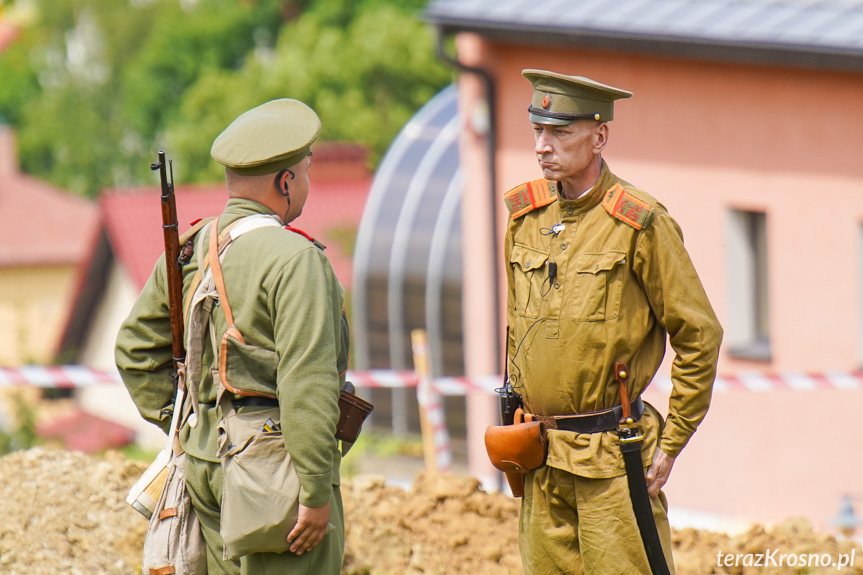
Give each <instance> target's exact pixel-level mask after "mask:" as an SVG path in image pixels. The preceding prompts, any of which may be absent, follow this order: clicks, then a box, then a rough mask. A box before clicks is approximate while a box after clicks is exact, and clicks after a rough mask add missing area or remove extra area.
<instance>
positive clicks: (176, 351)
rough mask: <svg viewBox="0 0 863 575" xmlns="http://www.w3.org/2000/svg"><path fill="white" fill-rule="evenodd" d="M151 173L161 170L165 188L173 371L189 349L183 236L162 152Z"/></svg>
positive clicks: (165, 223)
mask: <svg viewBox="0 0 863 575" xmlns="http://www.w3.org/2000/svg"><path fill="white" fill-rule="evenodd" d="M150 168H151V169H152V170H159V177H160V180H161V185H162V197H161V199H162V232H163V236H164V240H165V268H166V271H167V275H168V309H169V312H170V315H171V350H172V353H173V355H174V368H175V370H176V368H177V366H178V365H179V364H180V363H182V362H183V361H185V359H186V349H185V346H184V345H183V329H184V326H183V274H182V267H181V266H180V263H179V261H178V260H179V258H180V234H179V224H178V223H177V201H176V198H175V197H174V183H173V173H172V174H171V181H168V170H167V164H166V162H165V152H164V151H162V150H159V161H158V162H157V163H155V164H150Z"/></svg>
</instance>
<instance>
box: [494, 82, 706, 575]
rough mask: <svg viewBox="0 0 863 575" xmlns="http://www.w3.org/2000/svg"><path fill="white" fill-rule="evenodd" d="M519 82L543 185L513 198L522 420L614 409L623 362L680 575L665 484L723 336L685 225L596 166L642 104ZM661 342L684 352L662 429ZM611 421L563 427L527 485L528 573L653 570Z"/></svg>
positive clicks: (658, 514) (661, 524)
mask: <svg viewBox="0 0 863 575" xmlns="http://www.w3.org/2000/svg"><path fill="white" fill-rule="evenodd" d="M523 74H524V76H525V77H526V78H527V79H528V80H529V81H530V82H531V83H532V85H533V88H534V92H533V100H532V103H531V105H530V107H529V114H530V121H531V123H532V124H533V129H534V135H535V151H536V156H537V161H538V162H539V166H540V169H541V170H542V175H543V179H540V180H535V181H532V182H528V183H526V184H522V185H520V186H517V187H515V188H513V189H512V190H510V191H509V192H507V194H506V196H505V199H506V204H507V207H508V209H509V211H510V214H511V218H510V221H509V226H508V229H507V234H506V245H505V252H506V265H507V279H508V289H509V291H508V301H507V321H508V324H509V327H510V329H509V339H508V342H507V346H508V356H509V361H510V365H509V370H510V373H511V374H512V377H511V381H512V382H515V385H516V386H517V388H518V390H519V391H520V392H521V393H522V395H523V400H524V409H525V412H527V413H532V414H536V415H538V416H570V415H573V414H586V413H591V412H599V413H603V412H607V411H608V410H613V409H614V408H615V406H617V410H620V404H621V397H620V392H619V386H618V385H617V384H616V383H615V379H614V373H613V367H614V364H615V362H624V363H625V364H626V365H627V366H628V371H629V374H628V376H629V377H628V379H629V394H630V399H631V400H632V410H633V417H634V418H635V419H637V420H638V423H637V424H638V428H639V430H640V432H641V433H642V434H643V435H644V443H643V450H642V463H643V465H644V467H645V468H646V482H647V487H648V493H649V495H650V497H649V499H650V500H651V501H650V507H651V508H652V511H653V515H654V519H655V522H656V525H657V528H658V531H659V536H660V540H661V544H662V554H664V555H665V558H666V560H667V562H668V564H669V568H670V570H671V572H672V573H673V572H674V571H673V565H672V558H671V541H670V529H669V525H668V519H667V515H666V509H667V504H666V500H665V496H664V494H663V492H662V491H661V488H662V486H663V485H664V484H665V482H666V481H667V480H668V477H669V473H670V472H671V468H672V465H673V464H674V461H675V458H676V457H677V456H678V454H679V453H680V451H681V450H682V449H683V447H684V446H685V445H686V443H687V441H689V438H690V436H691V435H692V434H693V432H694V431H695V429H696V427H697V426H698V424H699V423H700V422H701V420H702V419H703V417H704V416H705V413H706V412H707V408H708V405H709V403H710V396H711V390H712V385H713V380H714V377H715V373H716V362H717V358H718V354H719V345H720V341H721V339H722V328H721V327H720V325H719V322H718V321H717V318H716V315H715V314H714V312H713V309H712V308H711V306H710V302H709V301H708V299H707V296H706V294H705V292H704V289H703V287H702V285H701V282H700V280H699V278H698V275H697V273H696V271H695V268H694V267H693V265H692V262H691V260H690V258H689V255H688V254H687V252H686V249H685V248H684V247H683V236H682V233H681V230H680V228H679V226H678V225H677V223H676V222H675V221H674V219H672V217H671V216H670V215H669V214H668V211H667V210H666V209H665V207H664V206H663V205H662V204H660V203H659V202H658V201H657V200H656V199H654V198H653V197H652V196H650V195H648V194H646V193H645V192H643V191H641V190H639V189H637V188H636V187H634V186H633V185H631V184H629V183H628V182H625V181H624V180H621V179H620V178H618V177H617V176H615V175H614V174H613V173H612V172H611V170H610V169H609V167H608V165H607V164H606V163H605V162H604V160H603V159H602V151H603V149H604V148H605V146H606V144H607V142H608V134H609V126H608V124H607V122H609V121H610V120H612V119H613V114H614V101H615V100H617V99H620V98H628V97H630V96H631V95H632V94H631V93H629V92H626V91H624V90H619V89H617V88H612V87H610V86H605V85H603V84H600V83H598V82H594V81H592V80H590V79H587V78H583V77H578V76H565V75H562V74H557V73H553V72H547V71H542V70H525V71H524V72H523ZM666 334H667V335H668V336H669V338H670V342H671V346H672V348H673V349H674V352H675V354H676V355H675V358H674V362H673V364H672V371H671V378H672V382H673V391H672V393H671V397H670V400H669V406H668V408H669V409H668V418H667V421H664V422H663V420H662V417H661V416H660V415H659V413H658V412H657V411H656V410H655V409H654V408H653V407H652V406H650V405H648V404H644V403H643V402H641V400H640V397H639V396H640V394H641V392H642V391H644V389H645V388H646V387H647V386H648V385H649V384H650V382H651V380H652V379H653V377H654V375H655V373H656V371H657V369H658V368H659V366H660V364H661V362H662V358H663V355H664V353H665V342H666ZM613 413H614V416H615V417H613V418H612V419H611V422H612V423H611V425H607V424H603V423H602V420H601V418H599V417H594V416H592V415H591V416H590V417H589V418H588V419H589V420H590V421H592V422H594V425H593V426H592V427H591V426H587V427H586V428H584V426H582V427H579V426H576V425H575V424H574V423H571V422H572V421H573V419H572V418H565V417H564V418H558V419H556V422H559V426H558V427H557V428H556V429H549V431H548V458H547V462H546V465H545V466H543V467H540V468H539V469H537V470H535V471H531V472H529V473H528V474H527V476H526V482H525V496H524V499H523V503H522V513H521V519H520V525H519V548H520V551H521V556H522V562H523V564H524V568H525V572H526V573H527V574H528V575H547V574H551V573H573V574H581V573H587V574H589V575H614V574H620V575H633V574H636V573H639V574H649V573H650V572H651V571H650V567H649V565H648V561H647V556H646V553H645V549H644V546H643V545H642V542H641V536H640V533H639V529H638V526H637V524H636V520H635V515H634V512H633V507H632V503H631V501H630V495H629V488H628V486H627V481H626V475H625V470H624V465H623V458H622V456H621V453H620V450H619V445H618V437H617V434H616V432H615V429H616V419H617V417H619V411H613ZM584 421H587V420H584ZM605 421H606V423H607V421H608V420H607V419H606V420H605ZM555 425H556V424H552V427H554V426H555ZM579 425H580V424H579ZM571 426H572V427H571ZM568 427H569V429H568ZM576 427H579V428H578V429H576Z"/></svg>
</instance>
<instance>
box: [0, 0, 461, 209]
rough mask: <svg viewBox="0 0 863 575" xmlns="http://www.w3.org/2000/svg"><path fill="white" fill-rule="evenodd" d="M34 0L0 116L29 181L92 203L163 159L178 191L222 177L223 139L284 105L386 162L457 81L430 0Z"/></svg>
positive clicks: (4, 67) (0, 67)
mask: <svg viewBox="0 0 863 575" xmlns="http://www.w3.org/2000/svg"><path fill="white" fill-rule="evenodd" d="M33 2H34V3H35V5H36V7H37V11H36V19H35V22H34V23H33V24H32V25H31V26H29V27H27V28H26V29H25V30H24V31H23V32H22V34H21V37H20V38H19V40H18V41H17V42H16V43H15V44H14V45H13V46H12V47H11V48H9V49H7V50H5V51H4V52H2V53H0V78H3V81H2V82H0V120H5V121H6V122H8V123H10V124H12V125H13V126H14V127H15V128H16V129H17V131H18V138H19V157H20V158H21V162H22V165H23V167H24V169H25V170H26V171H28V172H30V173H32V174H34V175H37V176H39V177H41V178H44V179H46V180H48V181H51V182H53V183H55V184H57V185H58V186H61V187H64V188H67V189H71V190H73V191H75V192H77V193H80V194H84V195H90V196H94V195H95V194H97V193H98V192H99V191H100V190H102V189H104V188H106V187H114V186H123V185H130V184H142V183H146V184H151V183H152V182H153V179H152V174H151V173H150V172H149V170H148V168H147V166H148V162H149V161H150V160H151V159H152V158H151V156H152V155H153V153H154V152H155V150H156V149H158V148H165V149H166V150H168V152H169V154H171V155H172V156H173V157H175V159H176V162H175V166H176V170H175V172H176V175H177V179H178V181H212V180H213V179H217V178H220V177H221V171H220V170H219V169H218V166H215V165H214V162H212V161H211V160H210V159H209V155H208V154H209V144H210V143H211V142H212V140H213V139H214V138H215V136H216V135H217V134H218V133H219V132H220V131H221V130H222V129H224V127H225V126H226V125H227V124H228V122H230V120H231V119H233V118H234V117H236V116H237V115H238V114H239V113H240V112H242V111H243V110H245V109H248V108H249V107H251V106H254V105H257V104H260V103H262V102H264V101H266V100H268V99H272V98H278V97H292V98H298V99H301V100H303V101H305V102H307V103H308V104H310V105H311V106H312V107H313V108H315V109H316V110H317V111H318V113H319V114H320V116H321V118H322V120H323V122H324V133H323V135H322V137H323V138H324V139H334V140H350V141H357V142H362V143H364V144H366V145H367V146H368V147H369V148H370V150H371V151H372V158H373V160H374V161H377V160H378V159H379V158H380V157H381V155H382V154H383V152H384V151H385V150H386V147H387V146H388V145H389V142H390V141H391V140H392V138H393V137H395V135H396V133H397V132H398V130H399V129H400V128H401V126H402V125H404V123H405V122H406V121H407V120H408V119H409V118H410V116H411V115H412V114H413V113H414V112H415V111H416V110H417V109H418V108H419V107H420V106H421V105H422V104H423V103H425V102H426V101H427V100H428V99H429V98H430V97H431V96H432V95H433V94H434V93H436V92H437V91H438V90H440V89H441V88H442V87H443V86H444V85H445V84H446V83H448V82H449V81H450V76H451V75H450V72H449V71H448V70H447V69H446V68H445V67H444V66H443V65H442V64H441V63H440V62H438V61H437V60H436V59H435V57H434V55H433V46H432V38H431V32H430V30H429V29H428V26H426V25H425V24H424V23H422V22H421V21H420V20H419V19H418V18H417V15H418V13H419V11H420V10H421V9H422V7H423V6H424V5H425V0H129V1H124V2H117V1H116V0H33ZM4 3H5V4H10V3H11V4H14V2H10V0H4Z"/></svg>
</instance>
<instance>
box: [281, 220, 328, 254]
mask: <svg viewBox="0 0 863 575" xmlns="http://www.w3.org/2000/svg"><path fill="white" fill-rule="evenodd" d="M285 229H286V230H288V231H289V232H294V233H295V234H300V235H301V236H303V237H304V238H306V239H307V240H309V241H310V242H312V243H313V244H315V245H316V246H317V247H318V248H320V249H322V250H325V249H327V246H325V245H324V244H322V243H321V242H319V241H318V240H316V239H315V238H313V237H312V236H310V235H309V234H307V233H306V232H304V231H303V230H301V229H299V228H294V227H292V226H285Z"/></svg>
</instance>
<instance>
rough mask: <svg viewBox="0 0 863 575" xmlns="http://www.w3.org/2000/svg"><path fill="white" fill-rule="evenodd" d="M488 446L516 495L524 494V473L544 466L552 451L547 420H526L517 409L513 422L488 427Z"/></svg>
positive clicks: (490, 458)
mask: <svg viewBox="0 0 863 575" xmlns="http://www.w3.org/2000/svg"><path fill="white" fill-rule="evenodd" d="M485 449H486V451H487V452H488V458H489V460H491V464H492V465H494V466H495V468H497V469H499V470H501V471H503V472H504V474H505V475H506V480H507V482H509V486H510V489H512V494H513V496H514V497H523V496H524V475H525V474H526V473H527V472H528V471H531V470H533V469H537V468H539V467H542V466H543V465H544V464H545V458H546V455H547V453H548V442H547V440H546V429H545V423H543V422H542V421H531V422H528V423H525V422H524V415H523V412H522V410H521V409H518V410H516V415H515V421H514V423H513V424H512V425H493V426H490V427H488V428H487V429H486V430H485Z"/></svg>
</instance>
